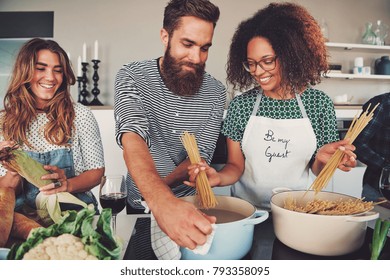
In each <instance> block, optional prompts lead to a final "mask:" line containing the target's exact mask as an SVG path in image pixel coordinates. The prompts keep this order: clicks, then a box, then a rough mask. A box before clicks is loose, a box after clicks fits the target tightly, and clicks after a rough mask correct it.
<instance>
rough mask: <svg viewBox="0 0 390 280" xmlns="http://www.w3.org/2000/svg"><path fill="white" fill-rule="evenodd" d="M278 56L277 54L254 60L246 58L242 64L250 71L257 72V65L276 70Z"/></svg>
mask: <svg viewBox="0 0 390 280" xmlns="http://www.w3.org/2000/svg"><path fill="white" fill-rule="evenodd" d="M277 58H278V57H277V56H276V55H275V56H269V57H266V58H263V59H262V60H259V61H254V60H246V61H244V62H242V65H243V66H244V69H245V70H246V71H248V72H250V73H254V72H256V69H257V65H258V66H260V67H261V69H263V70H264V71H271V70H274V69H275V67H276V59H277Z"/></svg>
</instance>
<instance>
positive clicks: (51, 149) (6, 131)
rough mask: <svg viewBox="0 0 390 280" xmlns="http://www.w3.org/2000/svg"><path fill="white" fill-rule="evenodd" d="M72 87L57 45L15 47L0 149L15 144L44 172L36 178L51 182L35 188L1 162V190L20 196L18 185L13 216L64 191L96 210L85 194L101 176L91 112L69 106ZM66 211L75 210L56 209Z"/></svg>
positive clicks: (101, 162) (97, 134) (99, 143)
mask: <svg viewBox="0 0 390 280" xmlns="http://www.w3.org/2000/svg"><path fill="white" fill-rule="evenodd" d="M74 83H75V76H74V73H73V70H72V67H71V65H70V62H69V58H68V56H67V54H66V52H65V51H64V50H63V49H62V48H61V47H60V46H59V45H58V43H57V42H55V41H53V40H43V39H40V38H34V39H31V40H29V41H27V42H26V43H25V44H24V45H23V46H22V47H21V49H20V51H19V53H18V55H17V58H16V62H15V66H14V69H13V72H12V76H11V81H10V84H9V87H8V90H7V92H6V94H5V97H4V109H3V110H2V111H1V112H0V141H1V142H0V149H2V148H4V147H12V146H14V145H15V144H17V145H18V146H19V147H20V148H21V149H22V150H24V151H26V152H27V153H28V154H29V155H30V156H31V157H32V158H34V159H36V160H38V161H40V162H41V163H42V164H44V168H45V169H46V170H48V171H50V174H47V175H44V176H42V178H41V179H43V180H50V179H52V180H55V183H50V184H48V185H46V186H44V187H41V188H40V189H38V188H37V187H35V186H34V185H32V184H31V183H29V182H27V181H23V179H22V178H21V176H20V175H18V173H17V172H15V171H14V170H12V169H10V168H9V166H8V165H7V164H6V162H2V164H1V165H0V185H1V187H12V188H14V189H16V190H19V191H20V189H21V188H22V186H23V192H21V193H19V194H18V196H17V202H16V207H15V208H16V209H15V210H16V211H22V208H23V207H25V206H28V207H29V209H30V208H33V209H35V208H36V205H35V198H36V196H37V195H38V193H39V192H41V193H43V194H45V195H50V194H55V193H58V192H70V193H72V194H73V195H75V196H76V197H78V198H79V199H80V200H82V201H84V202H86V203H87V204H91V203H92V204H94V206H95V209H96V210H97V200H96V198H95V197H94V196H93V194H92V193H91V191H90V190H91V189H92V188H93V187H95V186H96V185H98V184H99V182H100V178H101V177H102V176H103V174H104V157H103V146H102V141H101V137H100V132H99V127H98V124H97V122H96V119H95V117H94V115H93V114H92V112H91V111H90V110H89V109H88V108H87V107H85V106H83V105H81V104H78V103H74V102H73V101H72V98H71V95H70V91H69V89H70V85H73V84H74ZM22 182H23V184H22ZM69 209H76V210H77V209H78V207H77V206H76V205H73V204H68V203H67V204H63V205H61V210H69Z"/></svg>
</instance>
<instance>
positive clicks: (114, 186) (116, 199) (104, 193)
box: [99, 175, 127, 235]
mask: <svg viewBox="0 0 390 280" xmlns="http://www.w3.org/2000/svg"><path fill="white" fill-rule="evenodd" d="M126 197H127V188H126V183H125V177H124V176H123V175H106V176H103V177H102V179H101V182H100V188H99V200H100V205H101V206H102V207H103V208H111V210H112V231H113V233H114V235H115V234H116V215H117V214H118V213H119V212H121V211H122V210H123V209H124V208H125V206H126Z"/></svg>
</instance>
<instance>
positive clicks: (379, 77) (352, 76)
mask: <svg viewBox="0 0 390 280" xmlns="http://www.w3.org/2000/svg"><path fill="white" fill-rule="evenodd" d="M325 77H326V78H340V79H347V80H353V79H372V80H390V75H356V74H345V73H327V74H325Z"/></svg>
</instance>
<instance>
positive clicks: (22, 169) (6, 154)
mask: <svg viewBox="0 0 390 280" xmlns="http://www.w3.org/2000/svg"><path fill="white" fill-rule="evenodd" d="M0 160H4V161H6V162H7V163H8V165H9V166H10V167H11V168H12V169H14V170H15V171H17V172H18V173H19V174H20V176H22V177H23V178H25V179H26V180H27V181H29V182H30V183H31V184H33V185H34V186H37V187H39V188H41V187H43V186H46V185H48V184H50V183H53V181H52V180H42V179H41V177H42V176H43V175H45V174H48V173H49V171H47V170H45V169H44V168H43V165H42V164H41V163H40V162H38V161H36V160H35V159H33V158H31V157H30V156H29V155H28V154H27V153H26V152H24V151H22V150H21V149H13V148H10V147H6V148H4V149H2V150H1V152H0Z"/></svg>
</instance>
